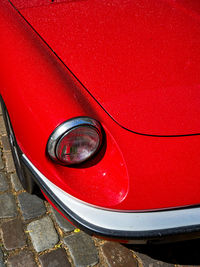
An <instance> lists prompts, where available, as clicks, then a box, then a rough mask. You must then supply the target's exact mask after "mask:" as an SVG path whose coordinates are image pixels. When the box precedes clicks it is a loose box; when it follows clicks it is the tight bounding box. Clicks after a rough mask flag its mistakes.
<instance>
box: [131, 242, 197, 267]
mask: <svg viewBox="0 0 200 267" xmlns="http://www.w3.org/2000/svg"><path fill="white" fill-rule="evenodd" d="M126 247H128V248H129V249H132V250H134V251H135V252H136V254H138V256H139V257H140V258H141V259H142V260H143V263H146V264H147V263H153V262H152V260H153V261H156V262H160V263H161V262H162V263H161V265H163V264H164V263H168V264H180V265H200V239H194V240H189V241H182V242H177V243H169V244H156V245H143V246H135V245H126ZM146 264H144V265H146Z"/></svg>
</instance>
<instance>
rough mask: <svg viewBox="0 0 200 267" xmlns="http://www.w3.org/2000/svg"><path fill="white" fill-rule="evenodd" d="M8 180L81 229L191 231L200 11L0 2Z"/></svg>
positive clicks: (198, 145)
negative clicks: (11, 166) (11, 173)
mask: <svg viewBox="0 0 200 267" xmlns="http://www.w3.org/2000/svg"><path fill="white" fill-rule="evenodd" d="M0 33H1V35H0V59H1V61H0V68H1V69H0V94H1V97H2V103H4V104H3V105H4V113H5V114H4V115H5V119H6V125H7V129H8V134H9V139H10V142H11V145H12V150H13V155H14V159H15V163H16V168H17V172H18V175H19V177H20V179H21V182H22V184H23V185H24V188H25V189H26V190H27V191H28V192H30V193H31V192H33V189H34V186H35V184H37V185H39V187H40V188H41V190H42V192H43V193H44V195H45V196H46V198H47V200H48V201H50V203H52V204H53V205H54V206H56V207H57V209H58V210H59V211H60V212H61V213H62V214H63V215H64V216H65V217H66V218H68V219H69V220H70V221H72V222H73V223H74V224H75V225H77V226H78V227H80V228H83V229H85V230H86V231H88V232H90V233H93V234H95V235H98V236H101V235H103V236H104V237H112V238H116V239H124V240H127V242H146V241H147V240H148V241H152V240H154V239H156V238H157V239H158V240H160V239H162V238H163V237H165V236H171V235H175V236H176V238H179V237H182V235H183V234H191V233H192V235H194V236H198V235H197V232H199V231H200V208H199V203H200V136H199V135H200V1H195V0H190V1H188V0H173V1H172V0H161V1H156V0H136V1H131V0H127V1H125V0H107V1H101V0H85V1H78V0H54V1H53V0H52V1H50V0H32V1H25V0H24V1H23V0H11V1H9V0H1V2H0Z"/></svg>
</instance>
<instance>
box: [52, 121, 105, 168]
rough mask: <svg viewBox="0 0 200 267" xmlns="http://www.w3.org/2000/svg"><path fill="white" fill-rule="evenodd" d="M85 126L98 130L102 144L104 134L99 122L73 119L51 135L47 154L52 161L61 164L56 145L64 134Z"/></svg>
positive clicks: (61, 125)
mask: <svg viewBox="0 0 200 267" xmlns="http://www.w3.org/2000/svg"><path fill="white" fill-rule="evenodd" d="M83 125H87V126H90V127H94V128H95V129H96V130H97V132H98V133H99V139H100V142H99V143H100V144H101V141H102V132H101V125H100V123H99V122H98V121H96V120H94V119H91V118H88V117H76V118H72V119H70V120H67V121H65V122H63V123H62V124H60V125H59V126H58V127H57V128H56V129H55V130H54V131H53V133H52V134H51V135H50V137H49V140H48V142H47V152H48V155H49V156H50V157H51V159H53V160H54V161H57V162H60V161H59V160H58V158H57V156H56V145H57V144H58V141H59V140H60V138H61V137H62V136H63V135H64V134H66V132H68V131H70V130H71V129H73V128H75V127H78V126H83ZM100 144H99V146H100ZM62 164H63V162H62Z"/></svg>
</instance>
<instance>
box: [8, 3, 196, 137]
mask: <svg viewBox="0 0 200 267" xmlns="http://www.w3.org/2000/svg"><path fill="white" fill-rule="evenodd" d="M12 2H13V3H14V4H16V6H17V8H19V9H20V12H21V13H22V14H23V16H24V17H25V18H26V19H27V20H28V21H29V22H30V24H31V25H32V26H33V27H34V28H35V30H36V31H37V32H38V33H39V34H40V35H41V36H42V38H43V39H44V40H45V41H46V42H47V43H48V44H49V45H50V47H51V48H52V49H53V50H54V51H55V52H56V53H57V55H58V56H59V57H60V58H61V59H62V60H63V61H64V63H65V64H66V65H67V66H68V67H69V69H70V70H71V71H72V72H73V73H74V75H75V76H76V77H77V78H78V79H79V80H80V81H81V82H82V84H83V85H84V86H85V87H86V88H87V89H88V90H89V91H90V93H91V94H92V95H93V96H94V97H95V98H96V100H97V101H98V102H99V103H100V104H101V105H102V107H103V108H104V109H105V110H106V111H107V113H109V115H110V116H112V117H113V119H114V120H115V121H116V122H117V123H119V124H120V125H121V126H123V127H125V128H127V129H129V130H132V131H135V132H139V133H144V134H150V135H187V134H195V133H199V132H200V1H195V0H194V1H192V0H191V1H187V0H180V1H175V0H174V1H172V0H162V1H153V0H137V1H132V0H126V1H125V0H107V1H102V0H85V1H77V0H74V1H73V0H71V1H69V0H66V1H61V0H57V1H54V3H52V4H46V3H47V1H46V0H43V1H38V0H33V1H21V0H20V1H19V0H13V1H12ZM30 2H31V4H30ZM49 2H50V1H48V3H49Z"/></svg>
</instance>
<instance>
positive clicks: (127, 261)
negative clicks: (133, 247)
mask: <svg viewBox="0 0 200 267" xmlns="http://www.w3.org/2000/svg"><path fill="white" fill-rule="evenodd" d="M102 252H103V255H104V257H105V259H106V262H107V264H108V266H109V267H124V266H126V267H137V266H138V262H137V260H136V259H135V258H134V257H133V255H132V253H131V252H130V250H129V249H127V248H125V247H124V246H122V245H120V244H119V243H114V242H107V243H105V244H104V245H103V246H102Z"/></svg>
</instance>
